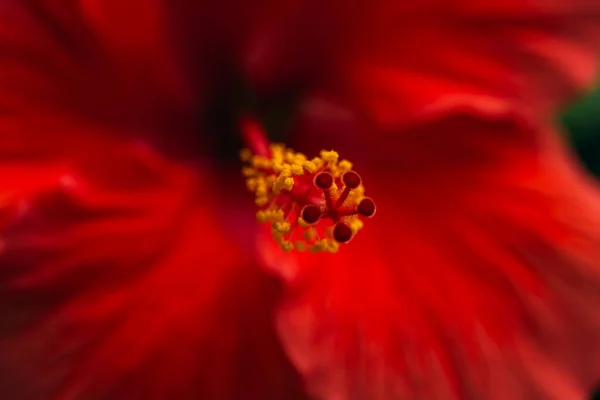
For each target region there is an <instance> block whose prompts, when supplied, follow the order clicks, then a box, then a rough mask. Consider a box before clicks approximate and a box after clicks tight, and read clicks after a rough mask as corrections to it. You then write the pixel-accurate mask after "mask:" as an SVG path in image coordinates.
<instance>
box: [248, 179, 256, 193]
mask: <svg viewBox="0 0 600 400" xmlns="http://www.w3.org/2000/svg"><path fill="white" fill-rule="evenodd" d="M246 187H247V188H248V190H250V191H251V192H254V191H256V188H257V182H256V179H248V180H247V181H246Z"/></svg>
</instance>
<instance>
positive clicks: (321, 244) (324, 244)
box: [309, 239, 327, 253]
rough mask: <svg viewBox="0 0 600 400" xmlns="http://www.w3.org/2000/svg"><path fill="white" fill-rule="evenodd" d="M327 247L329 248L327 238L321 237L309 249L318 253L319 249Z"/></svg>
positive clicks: (322, 249)
mask: <svg viewBox="0 0 600 400" xmlns="http://www.w3.org/2000/svg"><path fill="white" fill-rule="evenodd" d="M326 249H327V239H321V240H319V241H317V242H316V243H315V244H313V245H312V246H310V247H309V250H310V251H312V252H313V253H316V252H319V251H325V250H326Z"/></svg>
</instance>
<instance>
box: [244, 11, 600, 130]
mask: <svg viewBox="0 0 600 400" xmlns="http://www.w3.org/2000/svg"><path fill="white" fill-rule="evenodd" d="M267 3H269V2H267ZM264 10H265V11H264V12H261V13H260V14H259V16H258V17H257V18H254V19H253V21H255V22H256V26H250V27H249V28H248V34H247V35H245V36H243V39H244V40H245V42H244V43H245V45H244V49H245V50H246V51H247V54H246V57H245V58H244V59H243V60H242V64H243V65H244V66H245V68H246V70H247V71H248V75H249V76H250V77H251V78H252V79H254V80H255V81H257V82H259V83H262V82H265V81H268V82H267V83H265V85H267V86H268V85H270V86H275V85H280V86H281V85H286V84H290V77H298V76H304V77H306V75H307V74H310V73H311V72H313V74H312V75H314V76H313V78H315V77H316V78H317V80H316V82H315V83H316V85H319V86H323V85H324V86H326V87H327V88H328V89H329V90H333V91H334V92H336V93H337V95H338V96H339V97H341V98H342V99H343V100H344V101H347V102H349V103H351V104H352V108H355V109H357V110H360V112H361V113H362V114H363V115H361V117H363V118H366V119H368V120H373V121H375V122H377V123H378V124H380V125H385V126H388V127H397V125H398V124H399V123H403V122H405V121H406V120H407V119H409V120H410V119H412V118H415V117H424V116H426V114H428V113H429V112H432V111H434V110H435V108H440V107H442V108H443V107H448V106H450V105H457V104H459V105H470V106H473V107H487V106H488V105H489V104H490V103H492V104H494V105H495V107H502V108H506V107H509V108H511V109H512V108H514V109H516V110H518V111H519V112H521V113H523V114H527V115H528V116H529V114H531V113H533V116H534V117H536V118H539V116H540V115H539V114H540V113H542V114H543V118H546V117H547V114H548V112H549V111H555V109H556V107H557V106H558V105H560V104H562V103H563V102H565V101H566V100H568V99H570V98H572V97H573V96H574V95H576V94H577V93H578V92H580V91H581V90H583V89H586V88H587V87H589V85H590V84H591V83H592V82H593V80H594V79H595V78H596V74H597V71H598V69H597V66H598V63H597V60H598V48H600V2H597V1H594V0H550V1H543V0H538V1H531V0H530V1H518V0H509V1H505V0H494V1H486V0H428V1H420V2H403V1H393V0H376V1H364V2H357V3H355V4H354V5H353V7H348V6H347V3H346V2H345V1H327V2H314V3H313V2H311V1H308V2H306V1H305V2H302V3H301V4H299V3H298V2H297V1H293V0H288V1H285V2H277V4H276V5H271V7H264ZM259 55H260V57H259ZM315 70H317V73H314V72H315ZM298 71H301V72H302V73H299V72H298ZM291 82H292V83H294V82H295V81H291ZM432 107H433V109H432ZM424 114H425V115H424Z"/></svg>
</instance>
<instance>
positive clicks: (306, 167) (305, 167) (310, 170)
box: [303, 161, 317, 172]
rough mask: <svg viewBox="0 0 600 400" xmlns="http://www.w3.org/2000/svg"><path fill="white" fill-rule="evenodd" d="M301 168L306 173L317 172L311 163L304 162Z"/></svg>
mask: <svg viewBox="0 0 600 400" xmlns="http://www.w3.org/2000/svg"><path fill="white" fill-rule="evenodd" d="M303 167H304V169H305V170H307V171H308V172H315V171H316V170H317V166H316V165H315V163H314V162H312V161H305V162H304V164H303Z"/></svg>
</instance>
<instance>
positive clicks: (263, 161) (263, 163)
mask: <svg viewBox="0 0 600 400" xmlns="http://www.w3.org/2000/svg"><path fill="white" fill-rule="evenodd" d="M251 164H252V166H253V167H254V168H256V169H269V168H271V165H272V163H271V160H269V159H268V158H265V157H261V156H252V162H251Z"/></svg>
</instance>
